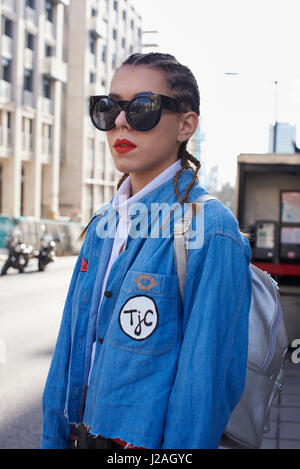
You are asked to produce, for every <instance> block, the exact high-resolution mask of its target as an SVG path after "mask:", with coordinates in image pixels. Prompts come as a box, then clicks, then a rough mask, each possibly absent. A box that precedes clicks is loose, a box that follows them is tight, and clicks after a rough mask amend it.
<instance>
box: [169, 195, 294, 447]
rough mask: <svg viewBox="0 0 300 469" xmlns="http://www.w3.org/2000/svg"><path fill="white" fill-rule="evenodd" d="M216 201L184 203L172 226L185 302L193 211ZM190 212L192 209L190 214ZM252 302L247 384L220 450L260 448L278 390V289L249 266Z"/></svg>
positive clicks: (282, 338) (282, 346)
mask: <svg viewBox="0 0 300 469" xmlns="http://www.w3.org/2000/svg"><path fill="white" fill-rule="evenodd" d="M211 199H216V200H217V198H216V197H214V196H212V195H210V194H204V195H202V196H201V197H200V198H199V199H197V200H196V201H195V202H194V203H193V204H186V205H187V210H185V214H184V218H181V219H179V220H178V221H177V222H176V223H175V225H174V260H175V264H176V268H177V274H178V279H179V288H180V294H181V297H182V298H183V292H184V285H185V278H186V271H187V261H188V239H189V236H188V234H189V229H190V227H191V222H192V217H193V210H194V212H195V213H197V212H198V211H200V210H202V209H203V207H204V205H203V204H204V202H206V201H208V200H211ZM192 209H193V210H192ZM250 269H251V274H252V300H251V306H250V312H249V343H248V361H247V372H246V382H245V388H244V391H243V394H242V397H241V399H240V401H239V402H238V404H237V405H236V407H235V408H234V410H233V412H232V414H231V416H230V419H229V422H228V424H227V427H226V429H225V432H224V434H223V436H222V438H221V441H220V446H219V448H220V449H222V448H230V449H233V448H243V447H244V448H254V449H255V448H260V446H261V443H262V439H263V433H264V432H266V431H268V423H269V417H270V410H271V405H272V402H273V400H274V398H275V397H276V396H280V393H281V390H282V378H283V362H284V357H285V354H286V351H287V346H288V340H287V334H286V330H285V325H284V321H283V314H282V309H281V306H280V297H279V292H278V286H277V283H276V282H275V280H273V279H272V277H271V276H270V275H269V274H268V273H267V272H264V271H262V270H261V269H258V268H257V267H256V266H254V265H253V264H250Z"/></svg>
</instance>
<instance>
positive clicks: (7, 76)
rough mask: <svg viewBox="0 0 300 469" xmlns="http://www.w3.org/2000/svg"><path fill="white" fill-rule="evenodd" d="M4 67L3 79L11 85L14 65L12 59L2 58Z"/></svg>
mask: <svg viewBox="0 0 300 469" xmlns="http://www.w3.org/2000/svg"><path fill="white" fill-rule="evenodd" d="M1 63H2V67H1V79H2V80H4V81H8V82H9V83H11V79H12V63H11V59H7V58H6V57H2V60H1Z"/></svg>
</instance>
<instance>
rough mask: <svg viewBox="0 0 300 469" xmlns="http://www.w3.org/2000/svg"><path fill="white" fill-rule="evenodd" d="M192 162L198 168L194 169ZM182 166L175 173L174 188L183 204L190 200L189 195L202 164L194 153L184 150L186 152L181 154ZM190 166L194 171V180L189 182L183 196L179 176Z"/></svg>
mask: <svg viewBox="0 0 300 469" xmlns="http://www.w3.org/2000/svg"><path fill="white" fill-rule="evenodd" d="M190 162H191V163H193V164H194V165H195V166H196V169H193V167H192V166H191V165H190ZM181 166H182V168H181V169H180V170H179V171H177V173H176V174H175V177H174V190H175V193H176V195H177V197H178V202H179V203H180V204H182V203H184V202H188V200H189V199H188V197H189V193H190V190H191V189H192V187H193V185H194V184H195V182H196V180H197V181H198V177H197V173H198V171H199V169H200V167H201V164H200V161H199V160H197V158H195V157H194V156H193V155H191V154H190V153H189V152H188V151H187V150H184V152H183V153H182V155H181ZM189 168H190V169H192V171H193V173H194V177H193V179H192V181H191V182H190V183H189V185H188V186H187V188H186V189H185V194H184V196H183V197H181V195H180V192H179V189H178V177H179V175H180V173H182V172H183V171H184V170H185V169H189Z"/></svg>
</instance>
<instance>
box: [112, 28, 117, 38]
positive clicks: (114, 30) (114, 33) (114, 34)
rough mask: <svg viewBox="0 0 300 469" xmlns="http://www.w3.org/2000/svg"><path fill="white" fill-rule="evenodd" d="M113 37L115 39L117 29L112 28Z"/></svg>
mask: <svg viewBox="0 0 300 469" xmlns="http://www.w3.org/2000/svg"><path fill="white" fill-rule="evenodd" d="M113 39H117V30H116V29H113Z"/></svg>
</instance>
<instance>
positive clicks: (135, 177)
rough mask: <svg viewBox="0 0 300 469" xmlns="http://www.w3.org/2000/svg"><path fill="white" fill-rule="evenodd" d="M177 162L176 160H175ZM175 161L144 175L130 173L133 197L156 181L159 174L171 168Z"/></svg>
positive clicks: (152, 169)
mask: <svg viewBox="0 0 300 469" xmlns="http://www.w3.org/2000/svg"><path fill="white" fill-rule="evenodd" d="M175 161H176V160H175ZM175 161H171V162H170V161H167V162H166V163H165V164H164V165H160V166H159V167H154V168H151V169H149V170H147V171H144V172H142V173H140V172H134V173H129V175H130V181H131V197H132V196H133V195H135V194H136V193H137V192H139V191H140V190H141V189H143V187H145V186H146V185H147V184H149V183H150V182H151V181H153V179H155V178H156V177H157V176H158V175H159V174H161V173H162V172H163V171H164V170H165V169H167V168H168V167H169V166H171V165H172V164H173V163H175Z"/></svg>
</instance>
